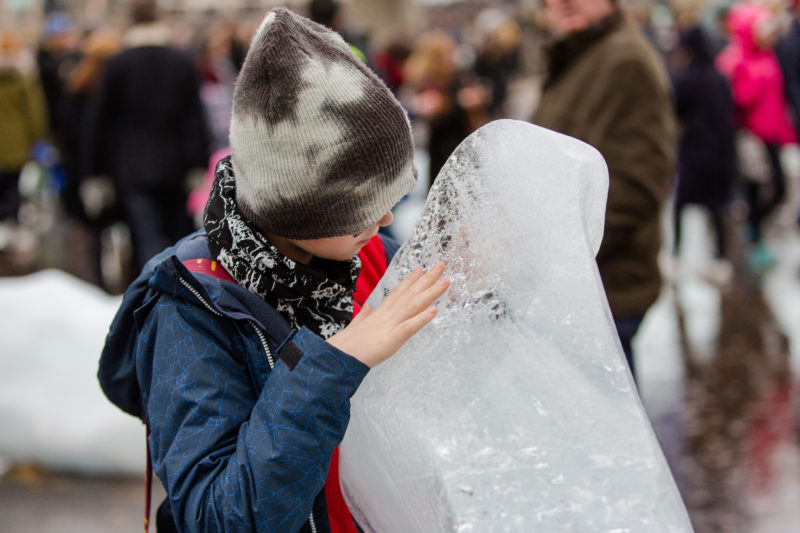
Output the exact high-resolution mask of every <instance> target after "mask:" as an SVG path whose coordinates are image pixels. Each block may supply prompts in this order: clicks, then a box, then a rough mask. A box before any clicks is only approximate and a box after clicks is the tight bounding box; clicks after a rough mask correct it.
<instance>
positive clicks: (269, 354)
mask: <svg viewBox="0 0 800 533" xmlns="http://www.w3.org/2000/svg"><path fill="white" fill-rule="evenodd" d="M178 281H180V282H181V285H183V286H184V287H186V288H187V289H188V290H189V292H191V293H192V294H194V296H195V298H197V299H198V300H200V303H201V304H203V305H204V306H205V308H206V309H208V310H209V311H211V312H212V313H214V314H215V315H217V316H222V313H220V312H219V311H217V310H216V309H214V308H213V307H212V306H211V304H210V303H208V302H207V301H206V299H205V298H203V296H202V295H201V294H200V292H198V290H197V289H195V288H194V287H193V286H192V284H191V283H189V282H188V281H186V280H185V279H183V278H182V277H181V276H178ZM248 322H250V325H251V326H253V329H254V330H255V332H256V335H258V338H259V340H261V346H263V347H264V353H266V355H267V363H269V369H270V370H272V369H273V367H274V366H275V359H273V357H272V350H270V349H269V345H268V344H267V339H266V338H265V337H264V333H263V332H262V331H261V330H260V329H259V328H258V326H256V323H255V322H253V321H252V320H248ZM308 525H309V526H310V527H311V533H317V524H316V522H314V511H311V514H310V515H309V516H308Z"/></svg>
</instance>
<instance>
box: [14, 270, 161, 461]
mask: <svg viewBox="0 0 800 533" xmlns="http://www.w3.org/2000/svg"><path fill="white" fill-rule="evenodd" d="M121 299H122V298H121V297H114V296H108V295H107V294H105V293H104V292H102V291H101V290H100V289H98V288H97V287H94V286H92V285H89V284H87V283H84V282H83V281H80V280H78V279H77V278H74V277H72V276H70V275H69V274H66V273H64V272H61V271H58V270H45V271H42V272H37V273H35V274H31V275H29V276H23V277H15V278H0V310H1V311H0V317H2V319H1V320H0V346H1V347H2V348H0V458H2V459H3V460H4V461H5V462H7V463H9V464H15V463H35V464H38V465H41V466H44V467H47V468H51V469H56V470H62V471H72V472H80V473H90V474H98V473H102V474H128V475H138V476H143V475H144V471H145V429H144V425H143V424H142V422H141V421H140V420H138V419H136V418H134V417H132V416H127V415H124V414H123V413H122V412H121V411H120V410H119V409H118V408H116V407H115V406H113V405H112V404H111V403H110V402H109V401H108V400H107V399H106V398H105V396H104V395H103V392H102V391H101V389H100V385H99V384H98V382H97V365H98V360H99V358H100V351H101V350H102V348H103V343H104V342H105V337H106V334H107V333H108V326H109V324H111V320H112V319H113V318H114V315H115V313H116V312H117V309H118V308H119V305H120V301H121Z"/></svg>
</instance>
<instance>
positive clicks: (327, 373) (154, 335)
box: [98, 8, 448, 533]
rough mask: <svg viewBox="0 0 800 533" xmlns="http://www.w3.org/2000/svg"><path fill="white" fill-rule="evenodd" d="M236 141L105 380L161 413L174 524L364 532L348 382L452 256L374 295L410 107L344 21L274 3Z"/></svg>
mask: <svg viewBox="0 0 800 533" xmlns="http://www.w3.org/2000/svg"><path fill="white" fill-rule="evenodd" d="M276 94H277V95H280V96H281V98H275V97H274V96H275V95H276ZM266 145H269V146H270V149H269V150H265V149H264V146H266ZM319 146H325V147H326V149H325V150H319V149H318V147H319ZM231 148H232V153H231V156H230V157H226V158H225V159H223V160H222V161H221V162H220V163H219V165H217V167H216V175H215V179H214V184H213V187H212V191H211V196H210V198H209V201H208V204H207V207H206V214H205V219H204V230H203V231H198V232H196V233H194V234H192V235H190V236H188V237H187V238H185V239H181V241H180V242H178V243H177V244H176V245H175V246H174V247H171V248H169V249H167V250H165V251H164V252H163V253H162V254H159V255H158V256H157V257H156V258H154V259H153V260H152V261H150V262H149V263H148V265H147V267H146V268H145V270H144V271H143V273H142V274H141V276H140V277H139V278H138V279H137V281H136V282H135V283H134V284H133V285H132V286H131V287H130V288H129V289H128V292H127V293H126V295H125V298H124V300H123V303H122V306H121V307H120V310H119V311H118V314H117V316H116V317H115V319H114V322H113V324H112V326H111V330H110V332H109V335H108V337H107V339H106V345H105V347H104V349H103V354H102V356H101V362H100V370H99V372H98V378H99V379H100V383H101V385H102V388H103V390H104V392H105V393H106V394H107V396H108V397H109V399H110V400H111V401H112V402H114V403H115V404H116V405H118V406H119V407H120V408H122V409H123V410H125V411H126V412H128V413H130V414H132V415H135V416H138V417H140V418H142V419H144V420H146V422H147V426H148V430H149V431H148V443H149V444H148V445H149V448H148V449H149V450H150V452H151V456H152V466H153V471H154V472H155V473H156V475H157V476H158V477H159V479H160V480H161V481H162V483H163V485H164V487H165V488H166V491H167V499H166V500H165V502H164V503H163V504H162V505H161V506H160V507H159V510H158V513H157V526H158V530H159V532H162V533H163V532H164V531H174V530H178V531H287V532H288V531H291V532H295V531H301V532H330V531H335V532H337V533H356V532H357V531H358V530H357V529H356V526H355V524H354V521H353V519H352V517H351V515H350V513H349V510H348V508H347V506H346V504H345V502H344V499H343V497H342V494H341V488H340V486H339V479H338V459H337V457H338V455H337V451H336V448H337V446H338V445H339V443H340V442H341V440H342V438H343V437H344V433H345V429H346V428H347V425H348V420H349V412H350V398H351V396H352V395H353V394H354V393H355V392H356V390H357V388H358V387H359V385H360V383H361V381H362V380H363V378H364V376H365V375H366V374H367V372H368V371H369V369H370V368H371V367H373V366H375V365H377V364H379V363H380V362H382V361H383V360H385V359H388V358H389V357H391V356H392V355H393V354H394V353H395V352H396V351H397V349H398V348H399V347H400V346H401V345H402V344H403V343H404V342H405V341H406V340H407V339H408V338H410V337H411V336H412V335H414V334H415V333H416V332H417V331H419V329H420V328H422V327H423V326H424V325H425V324H427V323H428V322H430V320H432V319H433V318H434V316H435V314H436V309H435V308H434V307H432V306H431V304H432V303H433V302H434V301H435V300H436V298H438V297H439V296H441V295H442V294H443V293H444V292H445V291H446V290H447V287H448V280H447V279H446V278H441V279H440V276H441V275H442V272H443V269H444V264H443V263H441V262H437V263H436V264H435V265H433V266H432V267H431V268H430V269H429V271H428V272H427V273H424V274H423V271H422V268H417V269H415V270H414V271H413V272H412V273H411V274H410V275H409V276H408V277H407V278H406V279H405V281H404V282H403V283H401V284H400V285H399V286H398V287H397V288H395V289H394V290H392V291H391V292H390V293H389V295H388V296H387V298H386V299H385V300H384V301H383V303H381V304H380V305H379V306H377V307H376V308H375V309H374V310H373V309H371V308H370V307H369V306H368V305H366V304H365V303H364V302H366V297H367V296H369V293H370V292H371V290H372V288H373V287H374V286H375V284H376V283H377V282H378V280H379V279H380V277H381V275H382V274H383V271H384V270H385V269H386V265H387V263H388V261H389V260H391V257H392V255H393V254H394V252H395V251H396V250H397V247H398V244H397V243H396V242H393V241H391V240H389V239H386V238H383V237H381V236H379V235H378V234H377V232H378V227H379V226H383V225H386V224H388V223H390V222H391V220H392V215H391V212H390V209H391V208H392V206H393V205H394V204H395V203H396V202H397V201H398V200H399V199H400V198H401V197H402V196H403V195H404V194H406V193H407V192H408V191H409V190H410V189H411V188H413V187H414V184H415V182H416V179H417V172H416V169H414V166H413V156H414V144H413V140H412V137H411V128H410V125H409V122H408V118H407V116H406V113H405V111H404V110H403V108H402V107H401V106H400V104H399V102H397V100H395V98H394V97H393V96H392V94H391V92H390V91H389V90H388V89H387V88H386V86H385V85H384V84H383V83H382V82H381V81H380V80H379V78H378V77H377V76H376V75H375V74H374V73H373V72H372V71H371V70H370V69H369V68H367V67H366V66H365V65H364V64H363V62H362V61H361V60H360V59H359V58H357V57H356V56H355V55H354V54H353V53H352V52H351V50H350V49H349V47H348V45H347V44H346V43H345V42H344V41H343V40H342V39H341V38H340V37H339V36H338V35H337V34H335V33H334V32H332V31H330V30H329V29H327V28H325V27H323V26H320V25H318V24H315V23H313V22H312V21H310V20H308V19H305V18H303V17H300V16H298V15H295V14H294V13H292V12H291V11H289V10H288V9H285V8H276V9H274V10H272V11H270V12H269V13H268V14H267V16H266V17H265V19H264V22H263V23H262V25H261V26H260V28H259V31H258V33H257V34H256V37H255V38H254V39H253V43H252V45H251V48H250V51H249V52H248V54H247V58H246V59H245V63H244V66H243V68H242V71H241V74H240V77H239V80H238V81H237V85H236V92H235V94H234V114H233V119H232V120H231ZM315 149H317V150H316V152H315ZM312 152H314V153H312ZM364 154H368V155H369V156H368V157H364V156H363V155H364ZM437 280H438V281H437ZM362 306H363V307H362ZM359 310H360V312H359ZM354 313H358V316H356V317H355V318H353V317H354Z"/></svg>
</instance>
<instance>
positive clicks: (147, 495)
mask: <svg viewBox="0 0 800 533" xmlns="http://www.w3.org/2000/svg"><path fill="white" fill-rule="evenodd" d="M144 425H145V427H146V428H147V433H146V435H145V438H144V442H145V444H146V446H147V466H146V467H145V471H144V533H148V532H149V531H150V503H151V500H152V499H153V461H152V459H151V457H150V439H149V438H148V437H150V424H148V423H147V417H146V416H145V417H144Z"/></svg>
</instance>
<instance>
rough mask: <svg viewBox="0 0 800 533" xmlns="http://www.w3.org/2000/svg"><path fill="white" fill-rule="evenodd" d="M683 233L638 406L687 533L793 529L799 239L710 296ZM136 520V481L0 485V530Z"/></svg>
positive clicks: (50, 479)
mask: <svg viewBox="0 0 800 533" xmlns="http://www.w3.org/2000/svg"><path fill="white" fill-rule="evenodd" d="M685 226H686V228H687V238H686V240H685V243H684V246H685V250H687V251H686V252H685V253H684V255H685V256H687V257H686V258H685V259H684V260H683V261H682V262H681V264H680V266H679V267H678V268H677V269H676V271H675V272H674V273H673V274H672V275H671V280H670V282H669V283H668V284H667V285H666V286H665V289H664V291H663V293H662V296H661V298H660V299H659V301H658V302H657V304H656V305H655V306H654V307H653V309H652V310H651V312H650V313H649V314H648V316H647V318H646V320H645V323H644V324H643V326H642V329H641V331H640V334H639V335H638V336H637V338H636V341H635V344H634V347H635V350H636V354H637V355H636V357H637V364H638V365H639V369H640V372H639V384H640V391H641V394H642V398H643V401H644V404H645V407H646V409H647V412H648V414H649V416H650V418H651V420H652V422H653V425H654V428H655V430H656V433H657V435H658V438H659V441H660V442H661V444H662V447H663V449H664V452H665V455H666V456H667V460H668V462H669V464H670V466H671V468H672V471H673V474H674V476H675V479H676V482H677V484H678V487H679V489H680V491H681V494H682V495H683V498H684V501H685V502H686V506H687V508H688V510H689V514H690V516H691V519H692V523H693V525H694V527H695V530H696V531H697V532H698V533H717V532H730V533H773V532H774V533H779V532H780V533H788V532H794V531H800V448H799V447H798V441H799V437H800V410H798V408H797V405H798V375H800V374H798V372H800V328H798V326H800V294H798V293H800V231H798V228H796V227H794V226H788V227H784V228H783V229H782V230H780V231H778V232H776V233H775V234H774V235H773V236H772V237H771V244H772V246H773V249H774V251H775V252H776V255H777V256H778V260H779V263H778V266H777V268H775V269H774V270H772V271H771V272H770V273H769V274H767V275H765V276H754V275H753V274H752V273H750V272H749V271H748V270H747V269H746V268H745V266H744V263H745V262H744V253H745V249H744V247H743V246H742V245H740V244H736V243H738V241H737V239H736V238H733V239H732V242H733V243H734V249H733V253H732V256H733V264H734V277H733V281H732V283H730V284H729V285H727V286H724V287H720V286H718V285H715V284H714V283H710V282H708V281H707V280H706V279H705V278H704V277H703V275H702V274H701V273H702V270H703V265H704V264H705V263H707V261H708V259H709V258H708V257H707V255H706V254H705V253H704V251H703V250H707V249H709V248H710V245H709V242H708V236H707V235H705V234H704V231H705V230H704V229H703V228H704V221H703V218H702V216H701V215H700V214H698V213H696V212H695V213H690V216H689V220H688V221H687V223H686V224H685ZM70 231H71V232H72V231H74V230H70ZM71 235H72V234H71ZM734 237H735V236H734ZM70 238H75V239H79V237H75V236H74V235H72V236H71V237H70ZM11 259H12V258H9V257H8V256H5V257H0V275H18V274H22V273H24V272H26V271H30V270H35V269H37V268H40V267H42V266H53V262H52V260H43V259H42V258H41V257H34V256H31V257H27V258H23V259H24V260H17V259H15V260H13V261H12V260H11ZM73 259H74V257H73V258H72V259H71V260H73ZM64 268H66V269H69V267H68V266H64ZM142 471H144V467H143V468H142ZM0 472H2V467H0ZM162 498H163V489H162V488H161V487H160V486H156V487H155V490H154V498H153V501H154V504H155V505H157V504H158V502H160V501H161V499H162ZM155 505H154V506H155ZM143 509H144V482H143V480H142V479H138V478H137V479H130V478H128V479H118V478H91V477H81V476H70V475H66V474H58V473H47V472H43V471H41V470H38V469H37V468H35V467H30V466H14V467H12V468H10V469H8V470H7V471H6V472H5V474H4V475H2V476H0V531H20V532H28V531H32V532H47V533H50V532H53V533H56V532H73V531H82V532H87V533H91V532H95V531H97V532H99V531H112V530H113V531H120V532H125V531H141V530H142V519H143Z"/></svg>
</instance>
